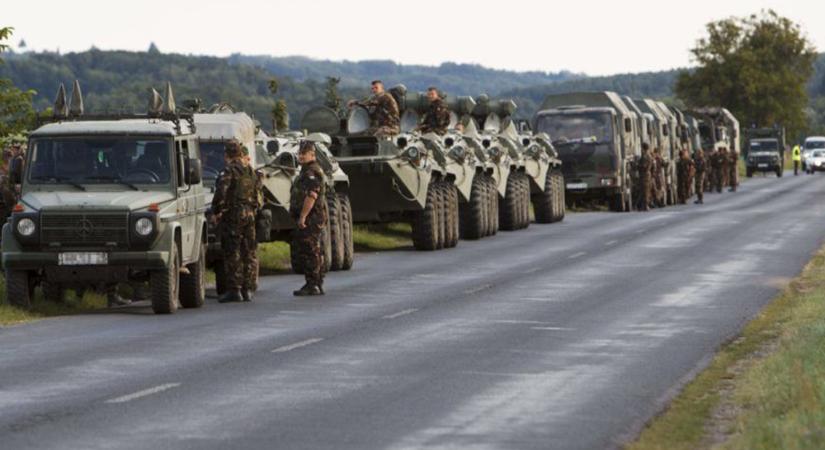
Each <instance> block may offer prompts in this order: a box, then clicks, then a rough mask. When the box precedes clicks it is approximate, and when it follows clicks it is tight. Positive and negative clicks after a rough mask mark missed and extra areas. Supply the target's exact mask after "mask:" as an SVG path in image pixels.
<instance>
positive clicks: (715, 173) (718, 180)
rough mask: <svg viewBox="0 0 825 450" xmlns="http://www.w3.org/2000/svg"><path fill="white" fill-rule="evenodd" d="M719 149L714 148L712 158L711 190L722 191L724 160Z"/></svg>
mask: <svg viewBox="0 0 825 450" xmlns="http://www.w3.org/2000/svg"><path fill="white" fill-rule="evenodd" d="M719 154H720V152H719V150H714V151H713V153H712V154H711V158H710V173H711V175H710V178H711V183H712V185H711V189H710V190H711V192H722V160H721V159H720V158H719Z"/></svg>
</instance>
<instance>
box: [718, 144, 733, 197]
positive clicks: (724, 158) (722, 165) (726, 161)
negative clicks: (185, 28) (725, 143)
mask: <svg viewBox="0 0 825 450" xmlns="http://www.w3.org/2000/svg"><path fill="white" fill-rule="evenodd" d="M716 158H717V159H718V160H719V179H718V180H716V192H722V188H724V187H725V186H727V185H728V172H730V158H729V157H728V149H727V148H725V147H722V148H720V149H719V151H718V152H717V153H716Z"/></svg>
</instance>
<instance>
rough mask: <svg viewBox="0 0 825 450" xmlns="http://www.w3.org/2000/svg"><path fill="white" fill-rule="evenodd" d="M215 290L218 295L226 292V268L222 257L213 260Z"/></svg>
mask: <svg viewBox="0 0 825 450" xmlns="http://www.w3.org/2000/svg"><path fill="white" fill-rule="evenodd" d="M215 292H217V294H218V295H219V296H220V295H223V294H224V293H226V268H225V267H224V265H223V260H222V259H219V260H217V261H215Z"/></svg>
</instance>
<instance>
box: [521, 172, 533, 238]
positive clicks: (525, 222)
mask: <svg viewBox="0 0 825 450" xmlns="http://www.w3.org/2000/svg"><path fill="white" fill-rule="evenodd" d="M520 177H521V214H522V228H523V229H526V228H528V227H530V222H532V219H531V218H530V179H529V178H527V175H526V174H521V176H520Z"/></svg>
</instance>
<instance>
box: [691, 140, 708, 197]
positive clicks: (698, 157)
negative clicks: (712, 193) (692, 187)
mask: <svg viewBox="0 0 825 450" xmlns="http://www.w3.org/2000/svg"><path fill="white" fill-rule="evenodd" d="M693 167H694V169H695V170H696V172H695V175H694V176H695V178H694V182H695V183H696V203H699V204H702V203H704V201H705V189H704V188H705V184H706V183H705V174H706V172H707V161H706V160H705V154H704V153H703V152H702V150H701V149H699V150H696V154H694V155H693Z"/></svg>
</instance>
